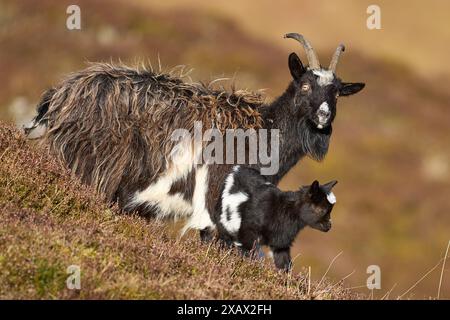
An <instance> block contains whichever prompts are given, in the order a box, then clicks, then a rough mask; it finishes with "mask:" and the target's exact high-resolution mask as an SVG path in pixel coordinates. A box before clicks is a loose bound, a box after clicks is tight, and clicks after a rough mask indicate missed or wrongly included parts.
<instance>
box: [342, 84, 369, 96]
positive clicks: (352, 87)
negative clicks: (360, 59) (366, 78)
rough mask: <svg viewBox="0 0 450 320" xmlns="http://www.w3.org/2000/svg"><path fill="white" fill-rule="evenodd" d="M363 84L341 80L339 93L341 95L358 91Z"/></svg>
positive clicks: (348, 94)
mask: <svg viewBox="0 0 450 320" xmlns="http://www.w3.org/2000/svg"><path fill="white" fill-rule="evenodd" d="M365 86H366V84H365V83H362V82H343V83H342V86H341V88H340V89H339V95H340V96H343V97H345V96H350V95H352V94H355V93H358V92H360V91H361V90H362V89H363V88H364V87H365Z"/></svg>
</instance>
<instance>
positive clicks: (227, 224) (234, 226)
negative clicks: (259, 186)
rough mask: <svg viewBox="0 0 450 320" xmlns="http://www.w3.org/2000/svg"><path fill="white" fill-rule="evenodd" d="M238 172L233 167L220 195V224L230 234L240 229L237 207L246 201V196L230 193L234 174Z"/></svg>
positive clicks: (240, 193)
mask: <svg viewBox="0 0 450 320" xmlns="http://www.w3.org/2000/svg"><path fill="white" fill-rule="evenodd" d="M238 170H239V166H236V167H234V168H233V172H232V173H230V174H229V175H228V176H227V178H226V179H225V187H224V190H223V194H222V214H221V215H220V222H221V223H222V225H223V226H224V228H225V229H226V230H227V231H228V232H230V233H236V232H238V231H239V228H240V227H241V215H240V213H239V211H238V207H239V205H240V204H241V203H243V202H245V201H247V199H248V195H247V194H245V193H243V192H238V193H230V190H231V188H232V187H233V184H234V173H235V172H237V171H238ZM228 212H229V213H230V219H228V217H227V213H228Z"/></svg>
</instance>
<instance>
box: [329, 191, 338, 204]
mask: <svg viewBox="0 0 450 320" xmlns="http://www.w3.org/2000/svg"><path fill="white" fill-rule="evenodd" d="M327 200H328V202H329V203H331V204H335V203H336V196H335V195H334V193H333V192H330V193H329V194H327Z"/></svg>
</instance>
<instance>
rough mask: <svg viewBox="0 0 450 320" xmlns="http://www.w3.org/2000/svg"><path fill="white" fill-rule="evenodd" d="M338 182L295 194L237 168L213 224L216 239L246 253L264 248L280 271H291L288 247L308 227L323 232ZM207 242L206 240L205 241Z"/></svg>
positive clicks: (254, 172)
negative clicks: (265, 246) (269, 252)
mask: <svg viewBox="0 0 450 320" xmlns="http://www.w3.org/2000/svg"><path fill="white" fill-rule="evenodd" d="M336 183H337V181H331V182H328V183H326V184H324V185H320V184H319V182H318V181H317V180H316V181H314V182H313V183H312V184H311V185H310V186H303V187H301V188H300V189H299V190H298V191H295V192H283V191H280V189H278V188H277V187H276V186H275V185H273V184H272V183H270V182H269V181H268V179H267V178H266V177H265V176H262V175H261V174H260V173H259V172H258V170H255V169H252V168H248V167H243V166H235V167H234V168H233V171H232V172H231V173H230V174H229V175H228V176H227V177H226V179H225V182H224V184H223V187H222V192H221V197H220V200H219V201H218V203H217V206H216V210H215V212H214V214H213V215H212V220H213V221H214V223H215V224H216V226H217V231H218V238H219V239H220V240H221V241H223V242H224V243H225V244H226V245H227V246H232V245H236V246H238V247H239V248H240V249H241V250H242V252H243V253H244V254H250V253H251V252H252V250H254V249H256V250H259V248H260V245H267V246H269V247H270V249H271V251H272V252H273V258H274V262H275V266H276V267H277V268H278V269H282V270H286V271H287V270H289V269H290V268H291V255H290V247H291V245H292V243H293V242H294V240H295V238H296V236H297V234H298V233H299V232H300V231H301V230H302V229H303V228H305V227H306V226H309V227H311V228H314V229H317V230H320V231H322V232H327V231H329V230H330V229H331V218H330V214H331V210H332V209H333V206H334V204H335V203H336V197H335V196H334V194H333V192H332V191H331V189H332V188H333V187H334V186H335V185H336ZM204 240H206V239H204Z"/></svg>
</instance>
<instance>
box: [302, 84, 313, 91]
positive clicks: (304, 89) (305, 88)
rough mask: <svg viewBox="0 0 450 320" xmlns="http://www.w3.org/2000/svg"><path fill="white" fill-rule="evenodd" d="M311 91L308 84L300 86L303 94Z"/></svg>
mask: <svg viewBox="0 0 450 320" xmlns="http://www.w3.org/2000/svg"><path fill="white" fill-rule="evenodd" d="M310 89H311V86H310V85H309V83H304V84H302V91H303V92H307V91H309V90H310Z"/></svg>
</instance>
